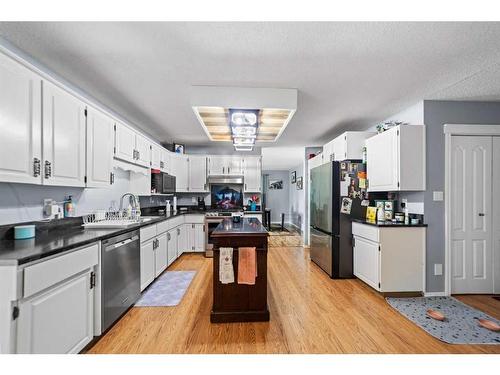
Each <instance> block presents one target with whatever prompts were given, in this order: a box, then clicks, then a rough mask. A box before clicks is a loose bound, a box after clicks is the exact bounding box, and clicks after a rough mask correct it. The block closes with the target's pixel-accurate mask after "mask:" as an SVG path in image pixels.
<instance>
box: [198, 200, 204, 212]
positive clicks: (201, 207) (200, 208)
mask: <svg viewBox="0 0 500 375" xmlns="http://www.w3.org/2000/svg"><path fill="white" fill-rule="evenodd" d="M198 209H199V210H203V211H205V210H206V206H205V199H204V198H203V197H198Z"/></svg>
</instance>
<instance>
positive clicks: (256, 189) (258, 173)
mask: <svg viewBox="0 0 500 375" xmlns="http://www.w3.org/2000/svg"><path fill="white" fill-rule="evenodd" d="M243 171H244V174H243V177H244V183H245V185H244V189H245V193H260V192H261V191H262V182H261V181H262V161H261V158H260V157H247V158H245V160H244V170H243Z"/></svg>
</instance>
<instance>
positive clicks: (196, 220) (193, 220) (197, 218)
mask: <svg viewBox="0 0 500 375" xmlns="http://www.w3.org/2000/svg"><path fill="white" fill-rule="evenodd" d="M184 217H185V222H186V223H189V224H203V223H205V215H203V214H188V215H184Z"/></svg>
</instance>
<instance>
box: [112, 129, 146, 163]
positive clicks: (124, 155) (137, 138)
mask: <svg viewBox="0 0 500 375" xmlns="http://www.w3.org/2000/svg"><path fill="white" fill-rule="evenodd" d="M151 147H152V145H151V142H150V141H149V140H148V139H147V138H146V137H144V136H143V135H141V134H139V133H137V132H136V131H134V130H133V129H131V128H129V127H128V126H126V125H123V124H120V123H117V124H116V131H115V158H117V159H120V160H123V161H128V162H129V163H134V164H137V165H140V166H142V167H148V168H149V167H150V166H151Z"/></svg>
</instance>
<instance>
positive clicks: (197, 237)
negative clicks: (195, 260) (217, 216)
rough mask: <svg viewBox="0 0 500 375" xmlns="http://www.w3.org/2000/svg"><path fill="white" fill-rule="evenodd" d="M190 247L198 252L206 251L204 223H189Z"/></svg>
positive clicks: (190, 249)
mask: <svg viewBox="0 0 500 375" xmlns="http://www.w3.org/2000/svg"><path fill="white" fill-rule="evenodd" d="M187 236H188V249H189V251H193V252H196V253H201V252H203V251H205V226H204V224H188V227H187Z"/></svg>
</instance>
